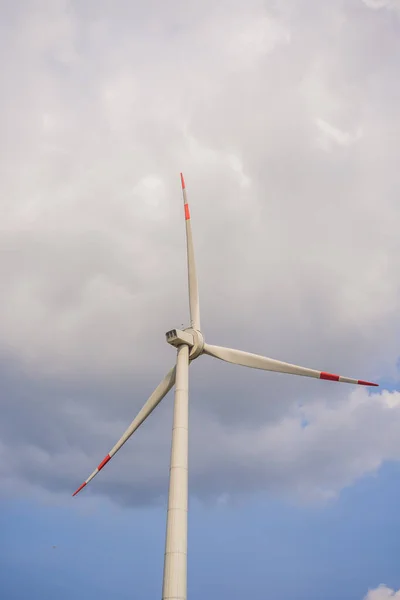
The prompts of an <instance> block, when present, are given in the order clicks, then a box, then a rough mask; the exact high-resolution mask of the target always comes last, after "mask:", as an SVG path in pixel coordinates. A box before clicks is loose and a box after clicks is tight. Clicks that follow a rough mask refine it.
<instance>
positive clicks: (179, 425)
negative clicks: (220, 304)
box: [162, 345, 189, 600]
mask: <svg viewBox="0 0 400 600" xmlns="http://www.w3.org/2000/svg"><path fill="white" fill-rule="evenodd" d="M188 381H189V347H188V346H186V345H182V346H179V348H178V352H177V359H176V383H175V402H174V423H173V429H172V446H171V465H170V480H169V494H168V514H167V531H166V540H165V557H164V577H163V594H162V598H163V600H186V597H187V513H188V424H189V403H188V396H189V389H188V388H189V386H188Z"/></svg>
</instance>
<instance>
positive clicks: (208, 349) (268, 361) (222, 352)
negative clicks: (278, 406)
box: [203, 344, 379, 386]
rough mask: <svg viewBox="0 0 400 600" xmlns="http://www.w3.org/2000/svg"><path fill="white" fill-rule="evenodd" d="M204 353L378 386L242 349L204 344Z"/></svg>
mask: <svg viewBox="0 0 400 600" xmlns="http://www.w3.org/2000/svg"><path fill="white" fill-rule="evenodd" d="M203 353H204V354H208V355H209V356H213V357H214V358H219V359H220V360H224V361H225V362H229V363H233V364H234V365H241V366H242V367H251V368H253V369H263V370H264V371H275V372H277V373H289V374H290V375H302V376H305V377H315V378H316V379H327V380H329V381H339V382H341V383H355V384H358V385H372V386H378V385H379V384H378V383H371V382H369V381H363V380H362V379H351V378H350V377H342V376H341V375H333V374H332V373H326V372H325V371H316V370H315V369H307V368H306V367H299V366H297V365H291V364H290V363H285V362H282V361H280V360H274V359H273V358H266V357H265V356H260V355H259V354H250V353H249V352H243V351H242V350H233V349H232V348H223V347H222V346H211V345H210V344H204V349H203Z"/></svg>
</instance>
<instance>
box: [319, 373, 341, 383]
mask: <svg viewBox="0 0 400 600" xmlns="http://www.w3.org/2000/svg"><path fill="white" fill-rule="evenodd" d="M319 378H320V379H327V380H328V381H339V375H333V374H332V373H324V371H322V373H321V375H320V376H319Z"/></svg>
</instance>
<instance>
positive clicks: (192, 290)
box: [181, 173, 200, 331]
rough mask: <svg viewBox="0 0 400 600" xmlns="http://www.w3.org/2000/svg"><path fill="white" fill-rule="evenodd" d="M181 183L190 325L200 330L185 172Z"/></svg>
mask: <svg viewBox="0 0 400 600" xmlns="http://www.w3.org/2000/svg"><path fill="white" fill-rule="evenodd" d="M181 184H182V194H183V208H184V211H185V222H186V248H187V266H188V282H189V310H190V325H191V327H193V329H197V330H198V331H200V306H199V289H198V284H197V274H196V264H195V260H194V248H193V236H192V226H191V224H190V210H189V204H188V201H187V194H186V184H185V179H184V177H183V174H182V173H181Z"/></svg>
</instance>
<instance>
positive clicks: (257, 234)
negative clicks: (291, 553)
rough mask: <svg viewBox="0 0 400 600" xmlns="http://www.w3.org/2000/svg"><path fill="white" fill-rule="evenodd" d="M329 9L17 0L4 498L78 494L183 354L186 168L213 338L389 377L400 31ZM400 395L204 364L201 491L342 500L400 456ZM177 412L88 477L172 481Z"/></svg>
mask: <svg viewBox="0 0 400 600" xmlns="http://www.w3.org/2000/svg"><path fill="white" fill-rule="evenodd" d="M325 8H326V7H325ZM325 8H324V11H322V10H320V8H319V7H318V6H316V5H315V3H311V2H308V1H304V2H303V3H301V7H300V6H299V4H298V3H295V2H288V3H286V4H285V7H284V10H283V9H281V8H277V6H276V3H272V2H271V3H270V4H269V3H267V4H266V5H265V7H264V6H261V5H260V4H259V3H258V2H255V1H254V2H250V4H249V3H247V5H246V7H244V6H243V3H239V2H233V3H232V2H230V3H227V2H223V1H221V2H219V3H217V4H215V3H211V2H206V3H204V2H203V3H200V2H197V1H194V0H193V1H192V2H190V3H186V4H185V5H184V6H183V5H182V6H181V4H180V3H176V4H174V5H173V6H172V5H171V6H168V9H166V8H165V7H164V5H162V4H160V3H159V2H158V1H157V0H153V1H152V2H151V3H150V4H146V6H144V5H140V4H135V3H130V2H129V3H128V2H124V1H122V0H121V2H118V3H117V6H116V5H115V3H109V2H107V1H104V2H99V3H97V4H96V6H94V5H93V3H90V2H79V3H65V2H62V1H61V0H60V1H59V2H53V3H46V2H39V3H37V4H35V5H34V6H33V5H31V4H30V3H26V4H18V5H13V6H10V7H7V11H8V12H7V13H6V15H5V19H4V23H3V24H2V36H1V41H0V43H1V44H3V46H4V49H5V48H7V53H6V52H3V53H2V57H3V58H2V59H1V60H2V63H1V66H2V70H3V74H4V75H3V76H4V78H5V81H6V83H7V85H5V86H4V88H5V89H4V93H3V94H2V97H1V99H0V109H1V110H0V124H1V126H2V130H3V132H4V134H3V136H2V141H1V142H0V156H1V163H0V164H1V167H0V169H1V177H0V210H1V215H2V219H1V225H0V272H1V281H2V293H1V296H0V331H1V336H0V356H1V370H2V373H3V377H2V383H1V387H0V411H1V419H0V423H1V426H0V448H1V452H2V456H3V458H4V460H3V467H2V469H3V470H2V477H3V481H4V485H2V488H3V489H5V487H7V489H9V490H10V491H11V492H10V493H12V490H13V489H14V490H15V489H17V488H18V489H21V486H24V485H25V486H28V487H29V489H30V490H31V489H32V487H33V488H34V487H35V486H36V487H37V486H41V487H43V488H44V489H47V490H49V491H51V492H56V491H57V492H59V491H62V492H63V493H64V492H67V490H68V491H70V490H71V491H72V490H73V489H74V488H75V487H76V485H75V484H76V483H79V480H80V478H81V477H82V478H84V477H85V476H86V474H88V473H89V472H91V470H92V468H93V466H94V465H96V464H97V463H98V462H99V460H101V458H102V457H103V456H104V454H105V453H106V452H107V451H108V449H109V447H110V446H112V445H113V444H114V441H115V439H116V438H117V437H119V435H120V433H121V432H122V431H123V430H124V429H125V427H126V426H127V425H128V424H129V422H130V421H131V420H132V418H133V416H134V415H135V412H136V411H137V410H138V409H139V408H140V406H141V405H142V403H143V402H144V401H145V399H146V397H147V396H148V394H150V393H151V391H152V389H153V387H155V385H157V383H158V381H159V380H160V379H161V377H162V376H163V375H164V374H165V372H166V371H167V370H168V369H169V367H170V365H171V363H172V362H173V360H174V353H173V352H172V351H171V348H169V347H168V346H167V345H166V344H165V341H164V333H165V331H167V330H168V329H170V328H171V327H173V326H180V325H181V324H182V323H187V319H188V311H187V297H186V285H187V284H186V271H185V269H186V258H185V239H184V226H183V222H182V218H183V217H182V200H181V197H180V183H179V171H181V170H182V171H183V172H184V173H185V175H186V180H187V186H188V194H189V200H190V203H191V214H192V219H193V232H194V240H195V248H196V259H197V263H198V272H199V284H200V302H201V309H202V323H203V325H204V333H205V336H206V339H207V340H208V341H209V342H210V343H217V344H218V343H219V344H225V345H229V346H233V347H238V348H242V349H244V350H249V351H253V352H259V353H261V354H265V355H267V356H271V357H274V358H278V359H282V360H286V361H289V362H294V363H297V364H303V365H304V366H310V367H314V368H320V369H323V370H328V371H334V372H335V371H336V372H340V373H342V374H343V375H349V376H354V377H360V378H364V379H374V378H385V379H386V380H389V379H391V380H392V382H394V383H396V382H397V381H398V369H397V360H398V356H399V354H400V353H399V348H398V333H399V325H400V322H399V310H398V309H399V291H400V277H399V273H400V268H399V267H400V265H399V256H400V248H399V245H400V242H399V236H398V224H399V222H400V208H399V202H398V195H399V190H400V176H399V172H398V168H397V139H398V134H399V132H398V131H397V130H398V129H399V125H398V123H399V122H400V121H399V118H398V117H399V108H398V107H399V106H400V105H399V103H398V102H397V100H396V98H398V94H399V91H400V83H399V80H398V77H397V73H398V67H399V65H398V59H397V56H398V53H397V52H396V49H397V44H398V40H397V37H396V36H395V35H394V34H393V31H392V29H391V28H390V26H389V25H388V21H387V20H386V19H381V18H379V17H378V16H377V13H375V12H372V11H366V10H365V11H362V12H360V11H359V3H358V2H351V3H348V5H346V7H344V6H343V5H342V3H340V2H336V1H335V2H332V3H330V5H329V11H328V9H327V10H326V11H325ZM378 37H379V39H384V40H385V41H384V43H382V44H381V45H380V47H379V51H376V52H374V53H371V52H370V48H371V47H372V44H374V43H375V40H376V39H377V38H378ZM321 128H322V129H321ZM357 132H362V135H361V133H360V135H358V137H357ZM355 137H356V138H357V139H353V138H355ZM322 142H323V146H322V147H321V143H322ZM326 149H329V152H327V151H326ZM394 398H397V396H390V395H388V393H387V392H385V391H383V392H382V394H381V395H379V394H378V395H374V396H371V397H369V396H368V395H367V394H366V393H365V392H362V391H361V392H360V391H357V392H354V393H353V392H352V391H351V390H350V389H349V388H348V387H346V386H335V385H333V384H329V383H322V382H315V381H305V380H304V379H300V378H294V377H283V376H279V375H274V374H272V375H269V374H266V373H259V372H253V371H246V370H244V369H239V368H237V369H235V368H234V367H230V366H228V365H223V364H222V363H217V362H213V361H211V360H208V359H206V358H202V359H200V360H199V361H198V362H196V363H195V364H194V365H193V367H192V368H191V405H192V411H191V415H192V417H191V418H192V432H193V433H192V438H191V439H192V442H191V443H192V447H191V456H192V458H191V464H192V473H193V486H194V487H193V489H194V490H195V491H196V493H198V494H199V495H202V496H203V497H204V496H206V495H207V494H208V495H210V494H211V495H217V496H218V497H223V498H226V497H227V496H226V495H228V496H229V495H232V494H236V493H239V492H240V491H243V490H252V489H260V488H262V489H269V490H271V491H277V492H279V493H285V492H287V491H288V490H294V491H295V492H296V493H297V494H298V495H299V496H301V497H312V498H320V497H331V496H332V495H335V494H336V493H337V492H338V491H339V490H340V489H341V488H342V487H343V486H344V485H349V484H350V483H351V482H352V481H354V480H355V479H356V478H358V477H361V476H363V475H364V474H366V473H371V472H375V471H376V469H377V468H379V465H380V464H381V463H382V462H383V461H384V460H389V459H397V457H398V450H397V444H396V441H395V440H392V438H391V436H390V435H389V436H388V439H384V440H383V439H381V438H380V437H379V436H378V435H377V434H376V432H375V431H371V429H373V423H374V419H378V420H379V422H380V423H381V429H382V430H386V429H388V431H392V427H394V425H393V423H397V420H396V419H397V404H396V405H394V406H389V404H390V402H392V401H393V399H394ZM171 401H172V400H171V398H169V399H167V400H166V401H165V402H164V404H163V405H162V406H161V407H160V408H159V409H157V411H156V412H155V413H154V414H153V415H152V417H151V419H150V420H149V422H148V423H146V424H145V425H144V426H143V428H142V429H141V430H140V431H139V432H138V434H137V436H136V440H135V441H134V440H131V442H130V445H129V446H126V447H125V448H124V451H123V452H122V451H121V456H120V457H118V458H116V459H115V461H113V464H112V467H111V464H110V465H109V466H108V468H107V471H106V470H105V471H104V476H102V478H100V477H99V478H97V479H98V480H99V481H98V482H97V479H96V487H95V485H94V484H93V489H94V490H96V492H99V493H102V494H106V495H110V496H111V497H112V498H113V499H114V500H116V501H121V502H124V501H125V502H137V501H148V500H149V499H150V498H151V499H153V500H154V499H156V498H158V497H159V495H160V494H161V493H163V490H165V482H166V477H167V471H168V453H169V435H170V410H171ZM299 403H301V404H302V409H301V410H300V409H299V408H298V407H299ZM388 403H389V404H388ZM304 415H305V416H304ZM354 415H357V417H359V416H362V419H361V421H360V425H358V424H357V423H358V421H357V422H356V421H354V418H355V416H354ZM304 418H307V420H308V421H309V422H310V424H309V426H308V427H305V428H304V427H301V423H302V421H303V420H304ZM349 423H352V424H353V425H352V426H353V429H351V428H349V429H348V424H349ZM354 428H355V430H354ZM341 432H343V435H345V436H347V437H346V438H345V442H343V444H341V445H340V447H338V436H339V433H341ZM205 440H207V444H206V445H205ZM210 440H211V441H210ZM253 441H255V444H253V443H252V442H253ZM128 448H130V449H129V450H128ZM346 452H348V453H349V456H351V457H352V458H351V460H346V459H345V453H346ZM144 456H145V457H146V459H144ZM271 457H272V458H271ZM132 460H134V461H136V462H135V463H134V466H135V468H134V474H133V475H132V465H131V461H132ZM126 472H129V473H130V479H129V481H128V480H127V477H126ZM239 473H241V475H240V476H238V474H239ZM80 474H81V475H80ZM77 479H78V481H76V480H77ZM5 482H7V484H6V483H5ZM111 484H112V485H111Z"/></svg>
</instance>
